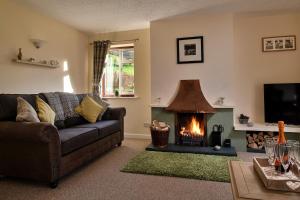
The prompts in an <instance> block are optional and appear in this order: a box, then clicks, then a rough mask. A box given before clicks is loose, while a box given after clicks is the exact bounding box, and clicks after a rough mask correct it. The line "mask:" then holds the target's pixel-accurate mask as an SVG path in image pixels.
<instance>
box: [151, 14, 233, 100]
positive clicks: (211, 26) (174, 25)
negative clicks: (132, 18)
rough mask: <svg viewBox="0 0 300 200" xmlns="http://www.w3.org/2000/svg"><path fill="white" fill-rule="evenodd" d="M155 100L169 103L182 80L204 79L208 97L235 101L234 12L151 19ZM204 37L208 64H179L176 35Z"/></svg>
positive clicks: (152, 96)
mask: <svg viewBox="0 0 300 200" xmlns="http://www.w3.org/2000/svg"><path fill="white" fill-rule="evenodd" d="M150 30H151V34H150V37H151V102H152V103H153V104H157V103H159V101H158V100H157V98H161V100H160V103H161V104H162V105H168V104H169V103H170V101H171V99H172V98H173V96H174V95H175V92H176V88H177V86H178V84H179V80H181V79H200V84H201V88H202V90H203V93H204V95H205V97H206V98H207V100H208V101H209V102H210V103H211V104H213V103H214V102H215V101H216V100H217V98H218V97H225V98H226V99H225V102H226V104H232V102H233V98H232V97H233V78H232V76H233V70H234V67H233V47H234V46H233V15H232V14H201V13H193V14H191V15H185V16H178V17H173V18H169V19H165V20H159V21H154V22H151V24H150ZM190 36H204V63H194V64H177V63H176V38H180V37H190Z"/></svg>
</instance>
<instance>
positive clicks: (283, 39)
mask: <svg viewBox="0 0 300 200" xmlns="http://www.w3.org/2000/svg"><path fill="white" fill-rule="evenodd" d="M292 50H296V36H295V35H288V36H276V37H263V38H262V51H263V52H270V51H292Z"/></svg>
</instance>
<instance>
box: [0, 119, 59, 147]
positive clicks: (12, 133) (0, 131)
mask: <svg viewBox="0 0 300 200" xmlns="http://www.w3.org/2000/svg"><path fill="white" fill-rule="evenodd" d="M55 138H57V139H59V138H58V132H57V129H56V128H55V127H54V126H53V125H51V124H49V123H32V122H0V140H22V141H32V142H41V143H49V142H50V140H51V139H52V140H55Z"/></svg>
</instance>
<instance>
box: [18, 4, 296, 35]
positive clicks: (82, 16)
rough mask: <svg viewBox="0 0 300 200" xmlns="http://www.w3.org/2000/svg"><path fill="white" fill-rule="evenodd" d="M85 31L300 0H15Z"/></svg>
mask: <svg viewBox="0 0 300 200" xmlns="http://www.w3.org/2000/svg"><path fill="white" fill-rule="evenodd" d="M16 1H17V2H18V3H22V4H24V5H26V6H28V7H31V8H33V9H35V10H37V11H38V12H40V13H43V14H44V15H47V16H50V17H52V18H55V19H57V20H59V21H61V22H63V23H65V24H68V25H70V26H73V27H74V28H76V29H78V30H81V31H84V32H87V33H101V32H112V31H122V30H133V29H141V28H147V27H149V22H150V21H154V20H159V19H163V18H168V17H171V16H175V15H181V14H185V13H188V12H192V11H196V10H205V11H210V10H218V11H219V10H220V11H229V12H252V11H266V10H288V9H295V8H300V0H16Z"/></svg>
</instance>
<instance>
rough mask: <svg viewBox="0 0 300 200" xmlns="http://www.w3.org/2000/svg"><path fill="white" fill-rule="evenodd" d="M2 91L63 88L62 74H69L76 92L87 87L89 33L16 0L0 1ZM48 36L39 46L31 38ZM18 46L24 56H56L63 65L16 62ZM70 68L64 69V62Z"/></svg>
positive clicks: (35, 90) (40, 57)
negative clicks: (34, 64) (34, 44)
mask: <svg viewBox="0 0 300 200" xmlns="http://www.w3.org/2000/svg"><path fill="white" fill-rule="evenodd" d="M0 30H1V31H0V44H1V45H0V93H37V92H42V91H45V92H48V91H63V89H64V83H63V78H64V76H66V75H70V79H71V84H72V87H73V89H74V92H78V93H79V92H85V91H87V89H88V79H87V77H88V68H87V46H88V37H87V35H85V34H83V33H82V32H79V31H77V30H75V29H73V28H71V27H69V26H67V25H64V24H62V23H60V22H58V21H56V20H53V19H50V18H48V17H46V16H43V15H41V14H39V13H38V12H36V11H33V10H31V9H29V8H27V7H24V6H22V5H19V4H18V3H15V2H13V1H9V0H1V1H0ZM32 37H34V38H38V39H43V40H46V44H45V45H44V46H43V47H42V48H40V49H36V48H35V47H34V46H33V45H32V43H31V42H30V38H32ZM18 48H22V51H23V57H24V58H29V57H34V58H36V59H46V60H51V59H56V60H58V61H60V63H61V67H60V68H58V69H51V68H45V67H39V66H31V65H23V64H16V63H13V62H12V61H11V60H12V59H13V58H16V55H17V53H18ZM64 61H67V62H68V67H69V71H67V72H64V71H63V62H64Z"/></svg>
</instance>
